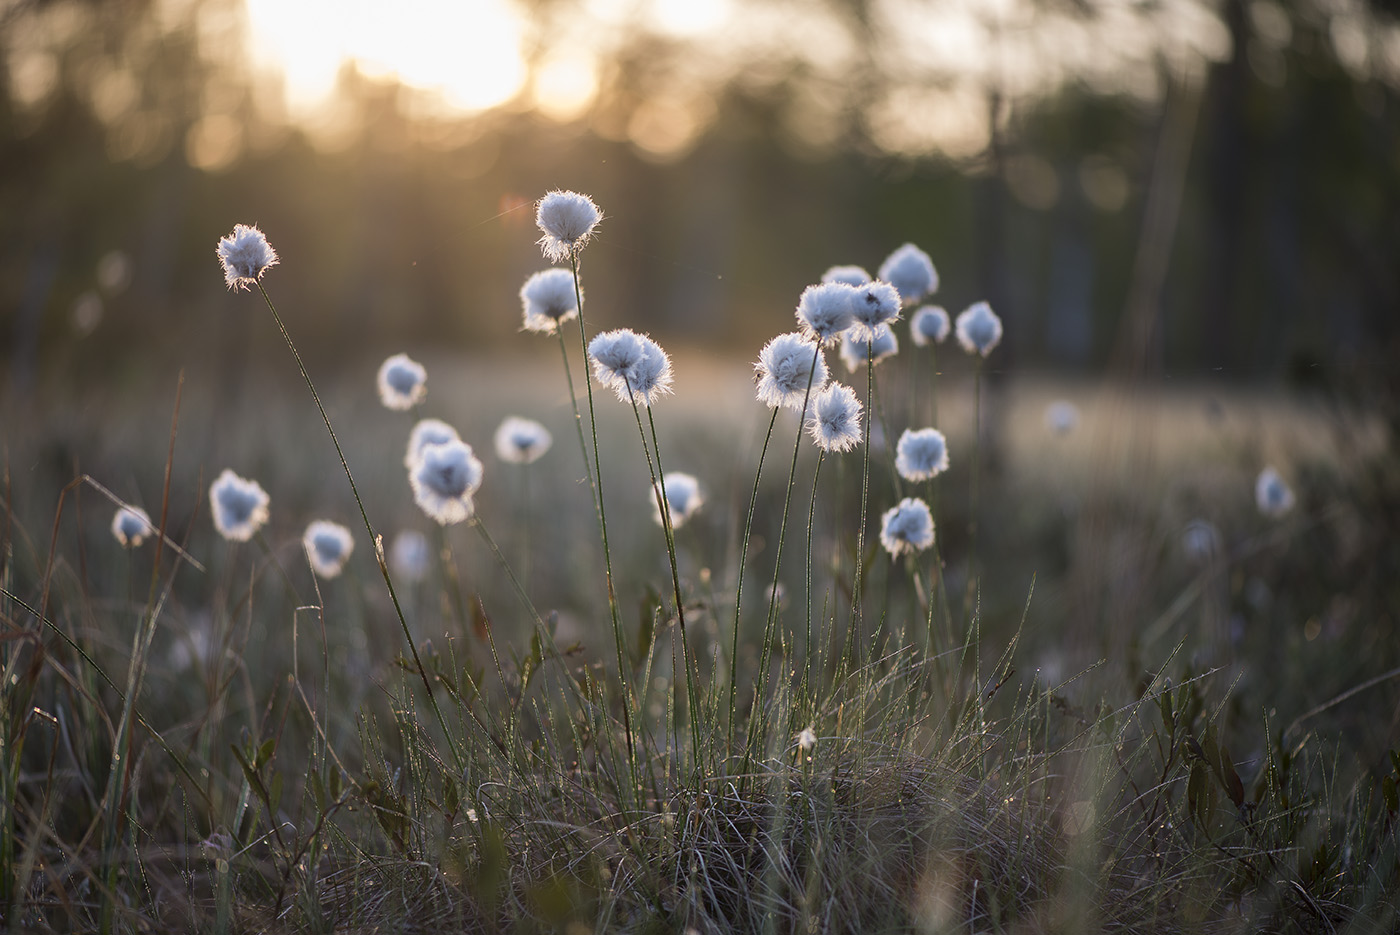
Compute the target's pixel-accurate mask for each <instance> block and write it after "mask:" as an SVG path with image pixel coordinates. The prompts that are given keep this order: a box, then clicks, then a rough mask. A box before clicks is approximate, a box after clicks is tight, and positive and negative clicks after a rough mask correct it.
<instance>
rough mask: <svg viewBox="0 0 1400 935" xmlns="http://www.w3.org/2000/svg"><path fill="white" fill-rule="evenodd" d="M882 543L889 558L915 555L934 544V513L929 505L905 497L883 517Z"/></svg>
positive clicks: (881, 525) (913, 498) (881, 523)
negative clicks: (930, 510)
mask: <svg viewBox="0 0 1400 935" xmlns="http://www.w3.org/2000/svg"><path fill="white" fill-rule="evenodd" d="M880 544H881V545H883V546H884V547H885V550H886V551H887V552H889V553H890V555H892V556H895V555H901V554H903V553H905V552H907V553H909V554H911V555H912V554H913V553H915V552H920V551H923V550H924V549H926V548H928V547H929V546H931V545H933V514H932V513H930V512H929V508H928V504H927V503H925V502H924V501H922V500H920V499H918V498H916V497H905V498H904V499H903V500H901V501H899V504H898V505H897V506H893V507H891V508H890V509H888V510H886V511H885V514H884V516H882V517H881V518H880Z"/></svg>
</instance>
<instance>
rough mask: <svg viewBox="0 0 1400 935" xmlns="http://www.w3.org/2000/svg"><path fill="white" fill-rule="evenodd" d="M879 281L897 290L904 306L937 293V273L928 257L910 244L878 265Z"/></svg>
mask: <svg viewBox="0 0 1400 935" xmlns="http://www.w3.org/2000/svg"><path fill="white" fill-rule="evenodd" d="M878 275H879V277H880V279H882V280H884V281H885V282H887V283H889V284H890V285H892V286H894V287H895V288H896V289H898V290H899V297H900V299H901V300H903V302H904V304H905V305H912V304H914V303H915V302H917V301H919V300H920V299H922V298H923V297H924V296H926V295H932V294H933V293H935V292H937V291H938V271H937V270H935V269H934V268H933V260H932V259H930V258H929V255H928V254H927V253H925V252H924V251H922V250H920V249H919V248H918V247H916V246H914V245H913V244H911V243H907V244H905V245H904V246H902V247H900V248H899V249H898V250H895V251H894V252H893V253H891V254H890V255H889V256H888V257H886V258H885V262H883V263H881V264H880V272H879V274H878Z"/></svg>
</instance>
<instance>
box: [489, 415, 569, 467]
mask: <svg viewBox="0 0 1400 935" xmlns="http://www.w3.org/2000/svg"><path fill="white" fill-rule="evenodd" d="M494 440H495V443H496V457H498V458H500V459H501V460H502V461H505V462H508V463H510V464H530V463H532V462H534V461H536V460H538V459H539V457H540V456H541V455H543V454H544V453H545V452H546V451H548V450H549V446H550V445H551V444H553V442H554V438H553V436H551V435H550V434H549V429H547V428H545V427H544V426H543V425H540V424H539V423H538V422H536V421H535V420H534V419H522V418H520V417H519V416H507V417H506V418H505V420H504V421H503V422H501V424H500V427H499V428H497V429H496V436H495V439H494Z"/></svg>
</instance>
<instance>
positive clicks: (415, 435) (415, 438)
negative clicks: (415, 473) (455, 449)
mask: <svg viewBox="0 0 1400 935" xmlns="http://www.w3.org/2000/svg"><path fill="white" fill-rule="evenodd" d="M459 437H460V436H459V435H458V434H457V430H456V429H454V428H453V427H452V426H450V425H448V424H447V423H446V422H444V421H442V420H441V419H420V420H419V421H418V423H417V424H416V425H414V426H413V431H411V432H409V433H408V450H407V451H405V452H404V456H403V466H404V467H406V468H408V469H409V470H412V469H413V465H415V464H417V463H418V456H419V455H421V454H422V453H423V449H424V448H427V447H428V446H429V445H442V444H445V443H447V442H455V441H457V440H458V438H459Z"/></svg>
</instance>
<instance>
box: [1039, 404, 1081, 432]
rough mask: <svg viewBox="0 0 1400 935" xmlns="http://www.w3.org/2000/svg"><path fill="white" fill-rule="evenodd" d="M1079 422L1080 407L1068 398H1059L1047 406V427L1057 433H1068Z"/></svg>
mask: <svg viewBox="0 0 1400 935" xmlns="http://www.w3.org/2000/svg"><path fill="white" fill-rule="evenodd" d="M1078 424H1079V408H1078V407H1077V406H1075V405H1074V403H1072V402H1070V401H1069V400H1067V399H1057V400H1055V401H1053V402H1052V403H1050V405H1048V406H1046V407H1045V427H1046V428H1047V429H1049V430H1050V431H1051V432H1054V433H1055V434H1056V435H1068V434H1069V433H1070V432H1073V431H1074V427H1075V426H1077V425H1078Z"/></svg>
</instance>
